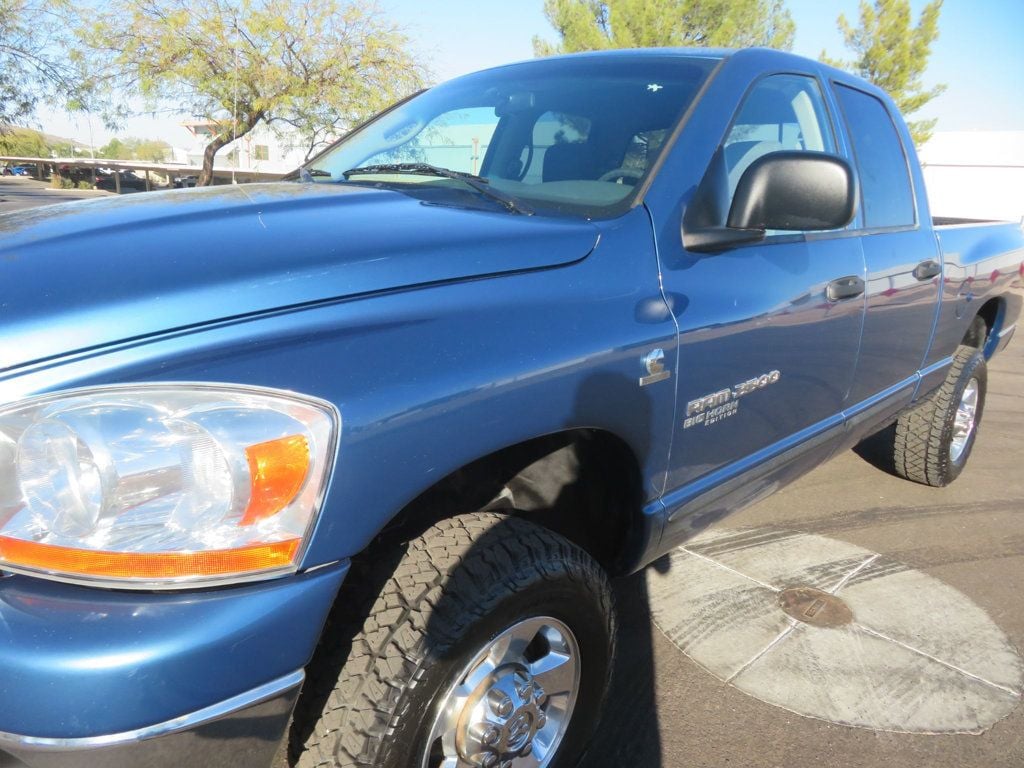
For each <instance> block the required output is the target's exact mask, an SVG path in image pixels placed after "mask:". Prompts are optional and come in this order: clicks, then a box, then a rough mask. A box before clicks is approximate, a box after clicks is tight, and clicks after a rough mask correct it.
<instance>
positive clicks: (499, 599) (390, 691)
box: [291, 513, 615, 768]
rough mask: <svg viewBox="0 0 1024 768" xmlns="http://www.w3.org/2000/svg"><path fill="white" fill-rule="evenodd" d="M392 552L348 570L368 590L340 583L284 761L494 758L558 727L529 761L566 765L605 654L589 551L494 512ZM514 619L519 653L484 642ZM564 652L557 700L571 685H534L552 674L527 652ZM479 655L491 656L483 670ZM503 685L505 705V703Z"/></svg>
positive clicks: (609, 628) (608, 658) (428, 766)
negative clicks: (563, 680) (571, 659)
mask: <svg viewBox="0 0 1024 768" xmlns="http://www.w3.org/2000/svg"><path fill="white" fill-rule="evenodd" d="M396 557H400V559H398V562H397V567H395V558H393V559H391V560H390V561H389V560H388V558H387V557H371V558H364V563H365V565H366V568H367V570H366V572H365V573H361V574H351V575H350V577H349V579H350V580H353V579H354V580H355V582H354V583H356V584H357V585H366V589H364V590H363V591H364V594H363V595H362V596H354V595H352V594H346V593H345V591H344V590H343V592H342V595H341V596H340V598H339V601H338V608H337V609H336V615H335V616H332V619H331V622H330V624H329V626H328V630H327V632H326V633H325V637H324V640H323V641H322V643H321V647H320V649H319V650H318V652H317V655H316V657H315V658H314V661H313V663H312V664H311V665H310V668H309V679H308V681H307V685H306V690H305V691H304V692H303V695H302V698H301V699H300V701H299V705H298V707H297V709H296V714H295V718H294V722H293V726H292V734H291V751H292V755H291V757H292V764H293V765H297V766H299V768H314V766H337V767H339V768H350V767H352V768H354V767H355V766H363V767H366V766H373V767H374V768H421V767H425V768H436V766H438V765H441V764H442V763H443V761H444V760H445V759H446V758H447V759H449V760H451V758H452V757H453V756H454V755H456V754H462V755H463V757H461V758H460V760H462V762H458V763H457V764H458V765H459V766H463V765H466V766H470V765H481V766H491V765H493V766H494V767H495V768H498V766H502V765H506V764H510V762H509V760H510V759H511V757H514V756H516V755H518V754H528V753H529V754H536V753H535V752H534V750H537V751H540V750H541V747H542V746H543V744H542V742H543V741H544V739H545V738H547V739H548V741H549V742H551V741H552V739H551V737H552V735H553V734H554V733H555V732H556V731H558V732H559V733H560V736H559V737H558V738H555V739H554V741H553V743H554V744H555V746H554V747H553V748H551V749H550V750H549V754H547V756H546V757H544V758H543V759H542V760H539V761H538V762H537V764H538V765H541V766H543V768H556V767H557V768H562V767H563V766H565V767H568V766H574V765H576V764H577V762H578V761H579V759H580V758H581V756H582V754H583V752H584V749H585V746H586V744H587V742H588V741H589V738H590V736H591V735H592V733H593V730H594V728H595V727H596V725H597V722H598V719H599V716H600V711H601V709H602V705H603V701H604V697H605V693H606V689H607V683H608V678H609V675H610V671H611V663H612V656H613V644H614V636H615V635H614V616H613V612H612V597H611V590H610V586H609V584H608V579H607V577H606V575H605V574H604V572H603V571H602V570H601V568H600V567H599V566H598V565H597V563H595V562H594V561H593V560H592V559H591V558H590V557H589V556H588V555H587V554H586V553H585V552H584V551H583V550H581V549H580V548H578V547H576V546H575V545H573V544H572V543H570V542H569V541H567V540H565V539H563V538H562V537H560V536H558V535H556V534H554V533H551V532H550V531H548V530H546V529H544V528H541V527H539V526H537V525H534V524H532V523H529V522H526V521H524V520H520V519H518V518H514V517H507V516H502V515H498V514H491V513H476V514H471V515H460V516H458V517H455V518H452V519H450V520H445V521H442V522H440V523H438V524H436V525H435V526H433V527H432V528H430V529H429V530H428V531H427V532H426V533H424V534H423V535H422V536H420V537H419V538H417V539H415V540H414V541H412V542H410V543H409V544H408V545H407V548H406V550H405V552H404V554H401V553H400V554H399V555H397V556H396ZM374 585H376V586H374ZM370 593H372V594H370ZM524 627H525V628H526V629H525V630H524V629H523V628H524ZM517 631H518V632H519V634H520V635H522V636H523V638H525V635H526V634H530V636H531V637H533V640H530V641H528V640H526V639H519V640H516V641H515V642H516V643H518V645H517V646H516V647H517V648H519V649H520V650H522V653H521V654H520V656H521V657H522V659H525V660H524V661H521V663H518V662H517V661H516V660H515V659H513V658H512V656H511V655H508V654H506V655H502V654H501V653H498V654H497V656H495V655H494V653H491V651H490V649H492V648H494V647H496V646H497V645H501V646H502V647H504V645H502V644H503V643H504V642H505V640H504V638H506V637H509V638H513V637H515V632H517ZM510 633H511V634H510ZM531 633H536V636H534V634H531ZM544 633H546V634H544ZM346 638H351V640H347V639H346ZM548 638H550V643H549V641H548ZM563 640H564V642H563ZM508 642H509V648H511V647H512V642H513V640H511V639H510V640H509V641H508ZM561 651H564V652H565V655H566V656H572V655H573V653H575V654H576V656H577V658H576V661H575V665H576V666H574V667H573V669H572V673H573V674H570V675H569V678H568V679H574V681H575V682H574V683H572V686H575V690H574V691H573V703H572V704H571V705H570V706H568V707H565V706H563V705H564V704H566V703H567V702H569V694H562V693H560V692H556V691H555V690H554V688H555V687H558V685H559V684H560V681H559V683H555V682H554V681H552V684H551V685H549V686H548V689H547V690H542V689H541V688H540V684H539V683H538V682H537V681H540V680H542V679H551V678H550V676H548V677H545V675H544V672H543V669H544V668H545V667H544V664H540V663H535V662H534V661H533V660H535V659H548V660H549V661H547V662H545V663H547V664H552V663H553V664H561V663H562V662H561V661H560V659H561V658H562V657H561V656H557V658H556V655H557V653H560V652H561ZM489 654H490V655H489ZM545 654H547V655H545ZM488 655H489V656H488ZM485 657H493V658H497V659H500V660H499V661H498V662H497V665H496V667H495V668H494V670H493V671H487V670H488V669H489V668H490V666H489V665H490V662H487V664H486V665H485V664H484V663H483V662H481V661H480V660H481V659H482V658H485ZM516 658H519V657H516ZM550 659H555V661H554V662H551V661H550ZM517 664H518V665H517ZM339 670H340V671H339ZM532 672H536V677H532V676H531V673H532ZM454 691H461V693H459V695H458V696H454V694H453V692H454ZM503 691H505V692H508V693H509V695H510V698H511V699H512V700H513V701H511V703H508V702H505V703H502V701H503V700H502V697H503V696H504V693H503ZM453 696H454V698H453ZM459 696H462V697H463V698H459ZM498 700H502V701H498ZM467 702H468V703H467ZM494 702H497V703H494ZM560 706H561V707H562V708H563V709H568V710H569V712H568V715H567V716H560V715H559V714H558V712H557V710H558V709H559V707H560ZM506 710H507V711H506ZM542 711H543V714H541V712H542ZM444 712H448V713H449V714H448V715H444V714H443V713H444ZM559 717H561V719H559ZM563 720H564V727H563V726H562V725H560V723H562V722H563ZM439 724H440V730H441V731H443V732H444V733H445V734H447V735H446V736H445V737H444V738H442V737H441V736H439V735H438V734H439ZM545 724H548V725H545ZM449 725H450V727H449ZM471 726H472V729H471ZM492 726H495V728H492ZM489 729H490V730H491V731H492V732H491V733H489V734H488V733H487V732H488V730H489ZM541 729H546V730H544V731H543V732H541ZM472 734H475V736H474V735H472ZM485 734H486V735H485ZM456 737H457V738H456ZM490 754H493V757H485V755H490ZM466 755H469V756H470V757H473V756H474V755H475V758H474V759H472V760H466V758H465V756H466ZM448 764H449V765H455V764H456V763H455V762H449V763H448Z"/></svg>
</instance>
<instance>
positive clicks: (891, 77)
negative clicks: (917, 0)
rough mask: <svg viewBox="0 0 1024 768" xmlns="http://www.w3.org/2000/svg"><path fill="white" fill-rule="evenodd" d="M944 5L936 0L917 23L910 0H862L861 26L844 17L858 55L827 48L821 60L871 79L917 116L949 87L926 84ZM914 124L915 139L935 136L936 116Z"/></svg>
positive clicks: (849, 39) (841, 22)
mask: <svg viewBox="0 0 1024 768" xmlns="http://www.w3.org/2000/svg"><path fill="white" fill-rule="evenodd" d="M941 10H942V0H932V2H930V3H928V5H926V6H925V7H924V10H922V11H921V17H920V19H919V20H918V22H917V26H914V25H913V24H912V20H911V14H910V0H875V2H874V5H871V4H869V3H868V2H867V1H866V0H861V3H860V23H859V24H858V26H856V27H854V26H852V25H851V24H850V22H849V21H848V20H847V18H846V16H844V15H840V16H839V19H838V25H839V31H840V32H842V33H843V39H844V41H845V42H846V47H847V48H849V49H850V50H851V51H853V53H854V55H855V56H856V58H855V59H854V60H853V61H851V62H843V61H836V60H834V59H830V58H829V57H828V56H827V55H826V54H825V52H824V51H823V52H822V54H821V60H822V61H824V62H826V63H828V64H831V65H832V66H835V67H840V68H842V69H848V70H849V71H851V72H855V73H857V74H858V75H860V76H861V77H863V78H865V79H867V80H869V81H871V82H872V83H874V84H875V85H877V86H879V87H880V88H882V89H883V90H885V91H886V92H887V93H888V94H889V95H890V96H891V97H892V99H893V101H895V102H896V105H897V106H898V107H899V108H900V111H901V112H902V113H903V115H904V116H908V115H911V114H913V113H914V112H917V111H918V110H919V109H921V107H923V106H924V105H925V104H927V103H928V102H929V101H931V100H932V99H934V98H935V97H936V96H938V95H939V94H940V93H942V92H943V91H945V90H946V86H945V85H937V86H935V87H933V88H930V89H926V88H925V87H924V82H923V81H924V73H925V70H926V69H927V67H928V57H929V56H930V55H931V46H932V43H933V42H935V39H936V38H937V37H938V36H939V12H940V11H941ZM908 126H909V128H910V133H911V135H912V136H913V137H914V143H915V144H917V145H918V146H921V145H922V144H924V143H925V142H926V141H928V139H929V137H931V135H932V131H933V130H934V128H935V120H918V121H915V122H908Z"/></svg>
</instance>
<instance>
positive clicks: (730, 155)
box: [722, 75, 835, 199]
mask: <svg viewBox="0 0 1024 768" xmlns="http://www.w3.org/2000/svg"><path fill="white" fill-rule="evenodd" d="M722 148H723V152H724V156H725V165H726V170H727V172H728V174H729V197H730V199H731V198H732V195H733V193H734V192H735V191H736V186H737V185H738V184H739V181H740V177H741V176H742V175H743V172H744V171H746V170H747V168H749V167H750V165H751V163H753V162H754V161H755V160H757V159H758V158H759V157H763V156H764V155H767V154H768V153H770V152H778V151H781V150H798V151H807V152H835V140H834V139H833V136H832V129H831V126H830V124H829V121H828V111H827V110H826V109H825V102H824V99H823V98H822V95H821V89H820V88H819V87H818V83H817V81H816V80H815V79H814V78H812V77H806V76H803V75H772V76H770V77H766V78H764V79H763V80H761V81H760V82H758V83H757V85H755V86H754V89H753V90H752V91H751V92H750V93H749V94H748V95H747V98H746V100H745V101H744V102H743V106H742V107H741V108H740V111H739V114H738V115H737V116H736V120H735V122H734V123H733V126H732V129H731V130H730V131H729V135H728V137H727V138H726V140H725V142H724V144H723V147H722Z"/></svg>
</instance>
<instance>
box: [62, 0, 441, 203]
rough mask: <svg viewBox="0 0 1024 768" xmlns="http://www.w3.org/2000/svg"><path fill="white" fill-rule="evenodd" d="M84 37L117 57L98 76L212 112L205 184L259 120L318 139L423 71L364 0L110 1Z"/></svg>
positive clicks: (150, 97)
mask: <svg viewBox="0 0 1024 768" xmlns="http://www.w3.org/2000/svg"><path fill="white" fill-rule="evenodd" d="M82 37H83V40H84V41H85V43H86V45H87V47H88V50H89V51H90V59H91V60H92V61H93V62H94V63H95V65H96V67H97V70H98V71H102V70H103V67H104V66H105V62H109V69H108V73H107V75H106V76H103V75H100V76H97V78H96V79H97V81H98V82H101V83H105V84H106V85H107V87H109V88H111V89H113V90H114V91H116V90H120V91H121V92H129V93H136V94H138V95H140V96H141V97H142V98H143V99H144V100H145V103H146V104H147V105H148V106H149V107H150V108H152V109H153V110H156V109H159V108H160V105H168V104H170V105H172V108H173V109H174V110H175V111H177V112H179V113H180V112H181V111H188V112H191V113H192V114H193V115H194V116H195V117H197V118H199V119H201V120H205V121H207V122H208V123H209V125H210V126H211V127H212V129H213V130H212V135H211V139H210V141H209V143H208V144H207V145H206V149H205V151H204V154H203V171H202V174H201V175H200V177H199V184H200V185H205V184H209V183H210V182H211V181H212V178H213V162H214V157H215V156H216V154H217V152H218V151H219V150H220V149H221V148H222V147H224V146H225V145H227V144H230V143H231V142H232V141H234V140H235V139H238V138H241V137H242V136H244V135H245V134H247V133H248V132H249V131H251V130H252V129H253V128H254V127H256V125H257V124H259V123H260V122H264V123H268V124H274V123H284V122H287V123H290V124H291V125H293V126H295V128H296V129H297V130H298V131H299V132H300V134H301V135H302V136H303V137H304V138H305V137H316V138H315V139H314V140H313V145H314V148H315V145H316V143H317V142H319V143H320V144H322V143H324V142H325V141H326V137H328V136H334V135H337V134H338V133H339V132H340V131H341V130H343V129H345V128H347V127H349V126H351V125H353V124H355V123H356V122H359V121H361V120H363V119H365V118H366V117H368V116H369V115H371V114H373V113H374V112H377V111H380V110H381V109H382V108H384V107H385V106H387V105H388V104H390V103H392V102H393V101H395V100H397V99H398V98H400V97H401V96H404V95H406V94H407V93H409V92H411V91H412V90H414V89H416V88H418V87H419V85H420V83H421V81H422V79H423V73H422V71H421V69H420V68H419V67H417V66H416V64H415V63H414V62H413V60H412V59H411V57H410V55H409V54H408V53H407V47H408V40H407V38H406V37H405V36H404V35H403V34H402V33H401V32H400V31H399V30H398V29H396V28H395V27H394V26H392V25H391V24H389V23H387V22H386V21H384V20H383V19H382V18H381V16H380V14H379V12H378V11H377V9H376V7H375V6H374V5H372V4H371V3H370V2H368V0H349V1H348V2H344V3H343V2H342V0H205V2H203V3H196V2H194V0H114V2H112V3H110V4H109V5H108V6H107V11H106V12H105V13H103V14H101V16H100V17H99V18H97V19H96V20H95V21H93V22H92V23H91V24H88V25H86V27H85V28H84V30H83V34H82ZM311 151H312V149H311Z"/></svg>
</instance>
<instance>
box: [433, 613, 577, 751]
mask: <svg viewBox="0 0 1024 768" xmlns="http://www.w3.org/2000/svg"><path fill="white" fill-rule="evenodd" d="M579 684H580V654H579V646H578V644H577V642H576V638H575V637H574V636H573V634H572V632H571V631H570V629H569V628H568V627H567V626H566V625H565V624H563V623H562V622H561V621H559V620H558V619H553V618H550V617H546V616H545V617H539V618H534V619H527V620H526V621H521V622H519V623H518V624H515V625H514V626H512V627H509V628H508V629H506V630H505V631H504V632H502V633H501V634H499V635H498V636H497V637H495V638H493V639H492V640H491V641H490V642H489V643H488V644H487V645H486V646H485V647H484V648H482V649H481V650H480V651H479V652H478V653H477V654H476V656H475V657H474V658H473V660H472V661H471V662H470V663H469V664H468V665H467V666H466V668H465V669H464V670H462V672H461V673H460V675H459V677H458V679H457V680H456V681H455V683H454V685H452V687H451V688H450V689H449V691H448V692H447V694H446V695H445V697H444V698H443V699H442V700H441V704H440V707H439V709H438V713H437V717H436V718H435V720H434V726H433V728H432V729H431V732H430V737H429V738H428V739H427V745H426V752H425V754H424V755H423V760H422V763H421V765H422V768H544V767H545V766H547V765H549V764H550V763H551V761H552V759H553V758H554V756H555V753H556V752H557V751H558V746H559V744H560V743H561V741H562V738H563V737H564V736H565V732H566V729H567V728H568V726H569V718H570V717H571V716H572V710H573V707H574V706H575V704H576V694H577V692H578V690H579Z"/></svg>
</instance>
